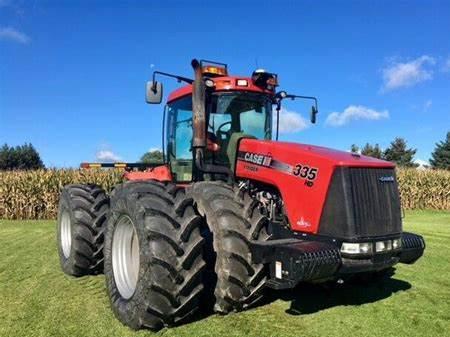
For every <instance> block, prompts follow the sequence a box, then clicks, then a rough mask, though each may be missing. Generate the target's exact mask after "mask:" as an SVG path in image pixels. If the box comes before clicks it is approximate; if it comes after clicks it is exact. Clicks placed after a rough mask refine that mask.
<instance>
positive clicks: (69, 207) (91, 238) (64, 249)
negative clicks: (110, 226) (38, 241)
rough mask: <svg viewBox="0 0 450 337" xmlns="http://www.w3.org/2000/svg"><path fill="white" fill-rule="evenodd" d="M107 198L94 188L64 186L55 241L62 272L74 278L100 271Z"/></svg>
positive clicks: (102, 192)
mask: <svg viewBox="0 0 450 337" xmlns="http://www.w3.org/2000/svg"><path fill="white" fill-rule="evenodd" d="M108 211H109V198H108V196H107V195H106V193H105V191H104V190H103V189H102V188H101V187H100V186H97V185H81V184H77V185H67V186H65V187H64V188H63V189H62V191H61V197H60V200H59V209H58V223H57V242H58V253H59V260H60V263H61V268H62V270H63V271H64V272H65V273H66V274H68V275H73V276H83V275H95V274H99V273H102V272H103V243H104V230H105V226H106V219H107V215H108Z"/></svg>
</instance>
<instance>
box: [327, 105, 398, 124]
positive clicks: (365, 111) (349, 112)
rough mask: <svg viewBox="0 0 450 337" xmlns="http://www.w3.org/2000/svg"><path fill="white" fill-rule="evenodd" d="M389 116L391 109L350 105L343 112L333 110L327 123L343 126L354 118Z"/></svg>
mask: <svg viewBox="0 0 450 337" xmlns="http://www.w3.org/2000/svg"><path fill="white" fill-rule="evenodd" d="M383 118H389V111H387V110H383V111H376V110H373V109H370V108H367V107H365V106H362V105H349V106H348V107H347V108H345V110H344V111H342V112H332V113H330V114H329V115H328V117H327V119H326V121H325V124H328V125H331V126H342V125H345V124H347V123H348V122H350V121H352V120H360V119H367V120H379V119H383Z"/></svg>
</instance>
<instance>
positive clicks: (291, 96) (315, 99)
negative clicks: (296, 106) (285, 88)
mask: <svg viewBox="0 0 450 337" xmlns="http://www.w3.org/2000/svg"><path fill="white" fill-rule="evenodd" d="M286 98H291V99H296V98H304V99H311V100H313V101H314V107H315V108H316V110H317V111H319V107H318V103H317V98H316V97H314V96H300V95H287V96H286Z"/></svg>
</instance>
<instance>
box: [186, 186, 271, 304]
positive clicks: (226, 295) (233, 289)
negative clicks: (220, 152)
mask: <svg viewBox="0 0 450 337" xmlns="http://www.w3.org/2000/svg"><path fill="white" fill-rule="evenodd" d="M192 192H193V197H194V200H195V202H196V204H197V209H198V211H199V212H200V214H202V215H203V216H205V218H206V222H207V224H208V227H209V228H210V230H211V232H212V234H213V248H214V252H210V253H215V255H216V260H215V272H216V275H217V283H216V286H215V290H214V296H215V304H214V310H215V311H216V312H219V313H228V312H230V311H240V310H243V309H246V308H248V307H249V306H252V305H255V304H256V303H257V302H258V301H259V300H260V299H261V298H262V295H263V289H264V286H265V282H266V279H267V276H268V271H267V268H266V266H264V265H263V264H257V263H253V262H252V257H251V252H250V249H249V241H250V240H260V241H265V240H267V239H268V238H269V235H268V234H267V224H268V219H267V217H266V216H264V215H263V214H262V213H261V212H260V209H259V202H257V201H256V200H254V199H253V198H251V197H250V196H249V195H248V194H247V193H246V192H243V191H240V190H239V189H238V188H237V187H232V186H230V185H227V184H226V183H222V182H199V183H196V184H194V186H193V189H192Z"/></svg>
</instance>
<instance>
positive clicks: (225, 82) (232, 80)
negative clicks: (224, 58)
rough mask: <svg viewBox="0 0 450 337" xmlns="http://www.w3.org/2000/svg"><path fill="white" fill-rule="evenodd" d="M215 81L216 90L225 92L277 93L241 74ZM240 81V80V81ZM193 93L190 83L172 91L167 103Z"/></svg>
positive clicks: (217, 78) (270, 94)
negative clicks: (240, 75)
mask: <svg viewBox="0 0 450 337" xmlns="http://www.w3.org/2000/svg"><path fill="white" fill-rule="evenodd" d="M211 80H212V81H214V84H215V86H214V91H215V92H218V91H221V92H224V91H250V92H257V93H261V94H266V95H269V96H273V95H275V91H274V90H268V89H265V88H262V87H259V86H257V85H255V84H254V83H253V81H252V79H251V78H250V77H239V76H222V77H214V78H211ZM238 81H239V82H238ZM191 94H192V85H191V84H188V85H185V86H183V87H181V88H178V89H176V90H174V91H172V92H171V93H170V95H169V97H168V98H167V103H171V102H173V101H176V100H177V99H180V98H182V97H185V96H188V95H191Z"/></svg>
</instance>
